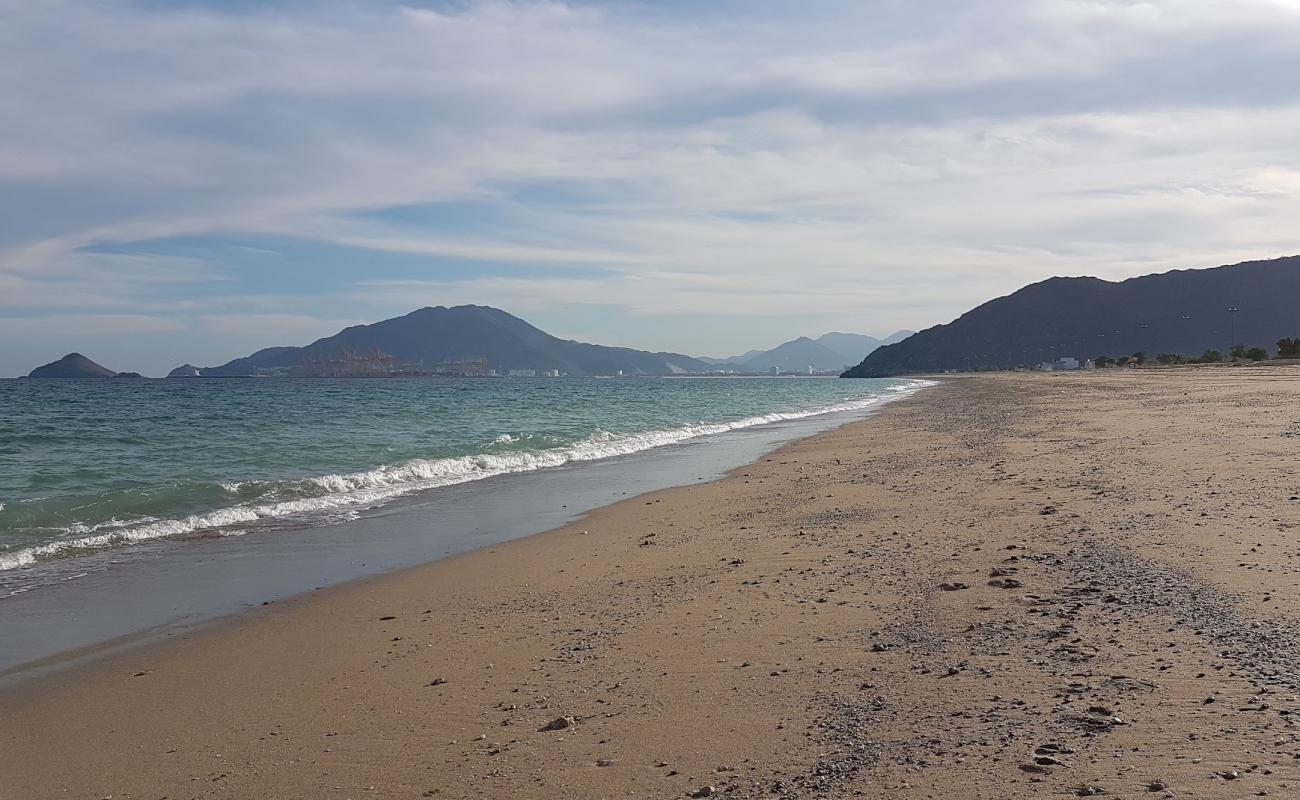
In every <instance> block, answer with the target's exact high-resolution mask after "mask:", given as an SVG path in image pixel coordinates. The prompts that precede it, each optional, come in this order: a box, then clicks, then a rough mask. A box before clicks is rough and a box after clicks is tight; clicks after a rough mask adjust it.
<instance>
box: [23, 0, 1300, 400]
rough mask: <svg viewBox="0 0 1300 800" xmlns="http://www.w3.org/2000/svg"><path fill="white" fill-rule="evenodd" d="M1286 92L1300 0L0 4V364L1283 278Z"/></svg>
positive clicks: (650, 345) (164, 360)
mask: <svg viewBox="0 0 1300 800" xmlns="http://www.w3.org/2000/svg"><path fill="white" fill-rule="evenodd" d="M1297 74H1300V2H1297V0H1267V1H1266V0H1238V2H1231V3H1227V2H1198V1H1197V0H1151V1H1150V2H1108V1H1107V0H1087V1H1085V0H1043V2H1023V1H1021V0H1016V1H1015V2H1012V1H1011V0H1005V1H1002V0H987V1H985V2H946V1H944V0H940V1H937V2H926V3H917V2H904V0H888V1H883V0H882V1H877V2H871V1H867V0H853V1H852V2H850V1H849V0H823V1H821V2H814V3H790V2H764V1H763V0H757V1H755V0H750V1H749V2H719V3H711V4H703V3H693V2H692V3H688V2H681V1H677V2H629V1H626V0H625V1H621V2H607V3H601V2H581V3H562V2H532V1H531V0H516V1H515V2H474V0H465V1H464V2H445V3H406V4H403V3H396V2H362V1H361V0H353V2H337V3H332V2H310V3H309V2H285V3H253V2H229V1H227V2H157V1H155V2H119V1H118V0H94V1H93V2H91V1H90V0H49V2H42V3H30V2H17V0H0V120H2V122H0V142H2V143H3V147H0V186H3V187H4V190H3V191H0V220H3V223H2V224H0V375H17V374H22V373H25V372H27V371H28V370H29V369H30V368H31V367H33V366H35V365H37V364H39V363H42V362H45V361H49V360H52V359H54V358H57V357H58V356H60V355H62V354H63V353H65V352H67V351H69V350H80V351H83V352H85V353H87V354H88V355H90V356H92V357H93V358H96V359H97V360H100V361H101V362H103V363H105V364H106V365H107V366H110V367H112V368H114V369H118V370H128V369H131V370H139V371H143V372H146V373H148V374H161V373H164V372H165V371H166V370H167V369H169V368H170V367H172V366H174V365H176V364H179V363H182V362H185V361H188V362H193V363H197V364H201V365H204V364H214V363H220V362H223V361H225V360H228V359H229V358H232V357H235V356H238V355H242V354H245V353H247V352H250V351H252V350H254V349H257V348H259V347H263V346H267V345H273V344H295V343H305V342H307V341H310V340H312V339H314V338H316V337H319V336H323V335H328V334H330V333H333V332H334V331H336V330H337V329H338V328H340V327H342V326H344V325H347V324H352V323H356V322H364V321H373V320H377V319H382V318H385V317H389V316H394V315H397V314H401V313H405V312H407V311H409V310H411V309H413V308H416V307H419V306H423V305H438V304H444V305H449V304H456V303H483V304H489V305H495V306H499V307H501V308H504V309H506V310H508V311H511V312H513V313H516V314H518V315H520V316H523V317H524V318H526V319H528V320H530V321H531V322H533V323H534V324H537V325H539V326H540V327H542V328H544V329H546V330H549V331H551V332H552V333H555V334H557V335H560V336H564V337H572V338H578V339H584V340H588V341H597V342H601V343H607V344H619V345H628V346H634V347H642V348H646V349H654V350H677V351H682V352H687V353H691V354H697V355H730V354H733V353H737V352H742V351H745V350H748V349H751V348H755V347H768V346H772V345H775V344H777V343H779V342H781V341H783V340H786V339H790V338H793V337H795V336H799V335H817V334H820V333H823V332H825V331H828V330H848V331H857V332H864V333H873V334H876V335H884V334H887V333H889V332H891V331H893V330H895V329H898V328H922V327H926V326H929V325H932V324H935V323H939V322H945V321H948V320H949V319H951V318H953V317H955V316H956V315H958V314H960V313H962V312H963V311H965V310H966V309H967V308H969V307H971V306H973V305H976V304H978V303H980V302H983V301H984V300H987V299H989V298H992V297H995V296H998V295H1001V294H1005V293H1007V292H1010V291H1013V290H1014V289H1016V288H1018V287H1019V286H1021V285H1023V284H1025V283H1027V282H1030V281H1034V280H1039V279H1042V278H1045V277H1048V276H1051V275H1057V274H1069V275H1078V274H1092V275H1099V276H1102V277H1108V278H1122V277H1128V276H1132V275H1139V274H1145V273H1149V272H1154V271H1162V270H1166V269H1172V268H1182V267H1194V266H1214V265H1218V264H1223V263H1232V262H1236V261H1241V260H1245V259H1249V258H1257V257H1274V256H1278V255H1283V254H1292V253H1296V252H1300V227H1297V226H1296V225H1295V220H1296V219H1300V149H1297V148H1296V146H1295V143H1296V142H1297V141H1300V81H1296V80H1295V79H1294V76H1295V75H1297Z"/></svg>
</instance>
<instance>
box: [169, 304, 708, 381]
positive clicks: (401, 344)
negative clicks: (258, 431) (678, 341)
mask: <svg viewBox="0 0 1300 800" xmlns="http://www.w3.org/2000/svg"><path fill="white" fill-rule="evenodd" d="M372 353H382V354H385V355H386V356H389V357H391V358H392V363H393V364H396V365H414V366H417V367H422V368H426V369H427V368H434V367H436V366H437V365H440V364H447V363H463V362H473V361H476V360H479V359H484V360H486V364H487V365H490V366H491V368H493V369H497V370H499V371H501V372H503V373H504V372H509V371H511V370H525V371H526V370H533V371H538V372H546V371H550V370H558V371H559V372H562V373H565V374H568V375H615V374H618V373H619V372H622V373H624V374H627V375H676V374H682V373H688V372H707V371H708V370H709V369H711V367H710V366H709V365H708V364H706V363H704V362H703V361H699V360H697V359H694V358H691V357H690V356H686V355H682V354H681V353H650V352H646V351H644V350H634V349H632V348H629V347H605V346H603V345H596V344H587V343H585V342H575V341H570V340H565V339H560V338H557V337H555V336H552V335H550V334H549V333H546V332H545V331H542V330H539V329H538V328H535V327H533V326H532V325H529V324H528V323H527V322H524V321H523V320H522V319H519V318H518V317H516V316H513V315H511V314H507V313H506V312H504V311H502V310H500V309H497V308H492V307H490V306H453V307H451V308H448V307H445V306H436V307H426V308H421V309H419V310H417V311H412V312H411V313H410V314H407V315H405V316H401V317H396V318H394V319H386V320H383V321H382V322H376V323H373V324H370V325H354V326H352V327H350V328H344V329H343V330H341V331H339V332H338V333H336V334H334V335H333V336H327V337H325V338H323V339H317V340H316V341H315V342H312V343H311V344H309V345H307V346H305V347H269V348H266V349H264V350H259V351H257V352H256V353H253V354H252V355H249V356H246V357H244V358H237V359H235V360H233V361H229V362H227V363H225V364H222V365H220V366H216V367H206V368H204V367H193V366H191V365H188V364H187V365H184V366H183V367H178V368H177V369H176V370H173V372H172V374H173V375H176V376H178V377H179V376H180V375H191V374H193V373H198V374H199V375H202V376H204V377H233V376H245V375H261V374H267V373H292V372H293V371H294V370H295V369H301V368H304V367H310V366H311V365H319V364H329V363H338V362H340V361H342V360H345V359H348V358H352V357H357V356H362V357H364V356H365V355H366V354H372Z"/></svg>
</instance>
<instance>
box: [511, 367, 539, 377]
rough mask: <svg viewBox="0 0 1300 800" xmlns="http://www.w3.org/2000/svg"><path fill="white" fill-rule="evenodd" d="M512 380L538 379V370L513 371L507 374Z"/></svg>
mask: <svg viewBox="0 0 1300 800" xmlns="http://www.w3.org/2000/svg"><path fill="white" fill-rule="evenodd" d="M506 375H508V376H509V377H511V378H536V377H537V370H535V369H512V370H510V371H509V372H507V373H506Z"/></svg>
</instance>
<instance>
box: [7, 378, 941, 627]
mask: <svg viewBox="0 0 1300 800" xmlns="http://www.w3.org/2000/svg"><path fill="white" fill-rule="evenodd" d="M922 385H924V382H923V381H914V380H838V379H833V378H830V379H828V378H815V377H792V376H783V377H758V378H610V379H601V378H499V379H491V378H410V379H401V378H398V379H364V378H358V379H339V378H332V379H239V378H232V379H168V380H86V381H78V380H57V381H56V380H48V381H40V380H0V600H2V599H3V598H4V597H6V596H12V595H15V594H18V593H23V592H27V591H30V590H32V589H33V588H39V586H41V585H42V584H43V583H48V582H50V581H52V580H56V581H57V582H63V581H65V580H67V579H69V578H75V577H77V576H78V575H79V574H81V573H79V572H78V571H77V569H76V564H77V560H78V559H86V558H89V557H93V556H99V557H98V558H97V559H96V561H95V563H96V564H97V565H98V566H97V569H104V568H110V569H111V568H112V567H111V565H112V564H115V563H121V562H123V561H126V560H128V559H124V558H122V556H124V555H128V554H129V553H130V552H131V550H132V549H133V548H138V547H141V546H142V545H144V544H146V543H150V542H157V541H160V540H169V541H170V542H173V543H183V542H186V541H201V540H208V539H212V538H213V537H240V536H259V537H263V536H275V535H277V534H281V533H285V532H290V531H301V530H303V529H307V528H314V527H320V526H331V525H338V524H340V523H345V522H349V521H352V520H356V519H358V518H360V517H362V516H364V515H365V514H367V513H371V512H374V511H375V510H376V509H381V508H383V507H384V506H385V505H386V504H389V503H391V502H393V501H394V500H396V499H397V498H402V497H409V496H412V495H420V494H428V493H436V492H438V491H440V490H445V489H446V487H450V486H454V485H458V484H465V483H469V482H475V481H490V480H492V479H493V478H498V477H499V476H503V475H508V474H519V473H530V472H538V471H545V470H553V469H556V468H562V467H565V466H566V465H573V464H576V463H579V462H596V461H600V460H602V459H610V458H616V457H626V456H629V455H631V454H636V453H640V452H643V451H651V450H656V449H659V448H671V447H674V446H678V445H681V444H683V443H686V442H696V441H700V440H703V439H707V438H708V437H715V436H718V435H720V434H724V433H734V432H738V431H744V430H747V429H756V430H757V429H761V428H762V427H763V426H769V425H772V424H773V423H779V422H782V421H788V420H797V419H804V418H810V417H815V416H818V415H829V414H844V413H845V412H854V411H860V410H862V411H865V410H867V409H870V408H872V407H874V406H876V405H879V404H880V403H882V402H885V401H887V400H889V399H892V398H897V397H900V396H903V395H905V394H907V393H910V392H912V391H915V390H916V389H917V388H919V387H920V386H922ZM106 553H107V554H111V555H113V557H112V558H108V559H105V558H103V556H104V554H106ZM105 564H108V565H109V566H108V567H104V565H105ZM51 565H58V566H59V567H60V568H59V569H49V568H48V567H50V566H51ZM0 610H2V609H0Z"/></svg>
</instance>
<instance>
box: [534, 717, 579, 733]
mask: <svg viewBox="0 0 1300 800" xmlns="http://www.w3.org/2000/svg"><path fill="white" fill-rule="evenodd" d="M577 722H578V721H577V720H576V719H574V718H573V717H571V716H563V717H556V718H555V719H553V720H551V721H550V722H548V723H546V724H545V725H543V726H542V727H540V728H538V729H537V730H539V731H562V730H564V729H565V728H572V727H573V726H574V725H576V724H577Z"/></svg>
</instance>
